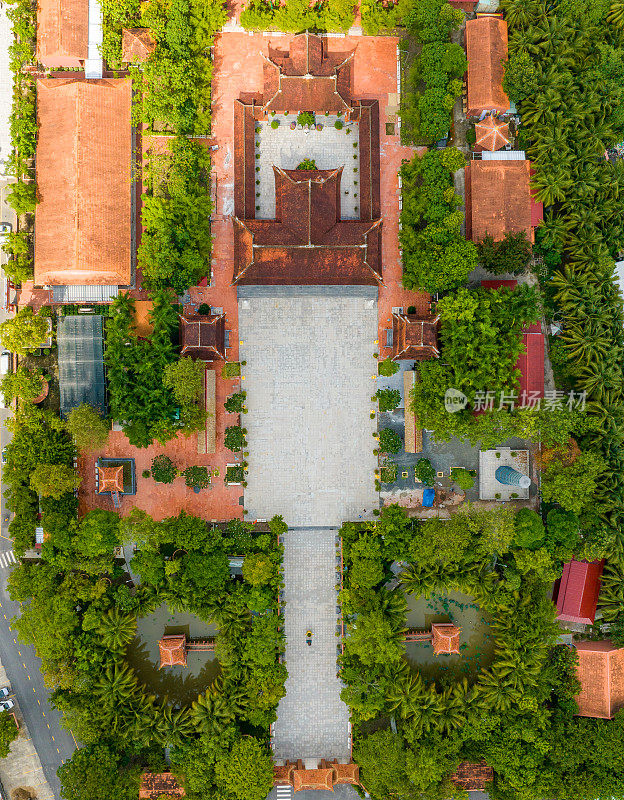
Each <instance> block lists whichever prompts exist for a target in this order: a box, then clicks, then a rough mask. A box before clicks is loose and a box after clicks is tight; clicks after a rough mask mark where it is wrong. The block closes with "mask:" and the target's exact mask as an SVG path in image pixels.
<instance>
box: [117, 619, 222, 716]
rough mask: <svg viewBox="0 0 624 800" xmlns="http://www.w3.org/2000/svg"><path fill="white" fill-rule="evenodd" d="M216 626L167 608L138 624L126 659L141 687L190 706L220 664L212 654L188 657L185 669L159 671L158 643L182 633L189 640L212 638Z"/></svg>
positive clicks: (190, 654)
mask: <svg viewBox="0 0 624 800" xmlns="http://www.w3.org/2000/svg"><path fill="white" fill-rule="evenodd" d="M216 632H217V628H216V626H215V625H213V624H211V623H208V622H204V621H203V620H201V619H199V617H196V616H195V615H194V614H189V613H186V612H180V613H178V612H173V611H171V610H170V609H169V607H168V606H167V605H166V604H163V605H161V606H159V607H158V608H157V609H156V610H155V611H154V612H152V613H151V614H147V615H146V616H144V617H141V618H140V619H139V620H138V623H137V635H136V636H135V638H134V639H133V641H132V642H131V643H130V646H129V647H128V650H127V653H126V658H127V660H128V662H129V663H130V664H131V665H132V667H133V668H134V669H135V670H136V673H137V676H138V678H139V680H140V681H141V683H143V684H145V685H146V686H147V687H148V689H149V690H150V691H151V692H153V693H154V694H156V695H158V696H160V697H164V695H167V697H168V698H169V700H171V701H177V702H180V703H183V704H189V703H191V702H192V701H193V700H195V699H196V697H197V695H198V694H201V693H202V692H204V691H206V689H207V688H208V687H209V686H210V684H211V683H212V682H213V681H214V679H215V678H216V677H217V675H218V674H219V662H218V661H217V659H216V656H215V654H214V653H209V652H201V651H199V652H197V651H194V652H190V653H187V664H188V666H186V667H179V666H176V667H163V668H162V669H159V668H158V667H159V664H160V655H159V652H158V642H159V640H160V639H161V638H162V637H163V636H165V635H171V634H176V633H185V634H186V635H187V637H189V638H201V637H205V636H214V635H215V634H216Z"/></svg>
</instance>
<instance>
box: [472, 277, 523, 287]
mask: <svg viewBox="0 0 624 800" xmlns="http://www.w3.org/2000/svg"><path fill="white" fill-rule="evenodd" d="M517 285H518V281H516V280H514V279H513V278H511V279H509V280H501V279H500V278H492V279H491V280H484V281H481V286H483V288H484V289H500V288H501V286H506V287H507V288H508V289H515V288H516V286H517Z"/></svg>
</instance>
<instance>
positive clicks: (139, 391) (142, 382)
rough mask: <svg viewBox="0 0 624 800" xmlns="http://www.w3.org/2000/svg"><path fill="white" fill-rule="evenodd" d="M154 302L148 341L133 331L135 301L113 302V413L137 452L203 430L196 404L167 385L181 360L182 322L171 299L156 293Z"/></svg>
mask: <svg viewBox="0 0 624 800" xmlns="http://www.w3.org/2000/svg"><path fill="white" fill-rule="evenodd" d="M153 302H154V307H153V309H152V311H151V312H150V321H151V324H152V326H153V332H152V334H151V336H150V338H149V339H142V338H140V337H139V336H137V334H136V332H135V331H134V328H133V324H134V300H132V299H131V298H130V297H129V296H128V295H127V294H122V295H119V297H117V298H116V299H115V301H114V302H113V304H112V306H111V311H110V316H109V319H108V322H107V326H106V351H105V354H104V360H105V362H106V367H107V372H108V391H109V404H110V411H111V415H112V416H113V418H114V419H117V420H120V421H123V430H124V433H125V434H126V435H127V436H128V439H129V440H130V442H131V444H133V445H135V446H136V447H147V446H148V445H149V444H151V442H152V441H153V440H154V439H156V440H157V441H159V442H160V443H161V444H164V443H165V442H166V441H168V440H169V439H171V438H172V437H173V436H175V434H176V433H177V432H178V431H183V432H185V433H190V432H191V431H193V430H197V428H198V427H201V425H202V424H203V415H201V414H200V415H198V413H197V409H198V406H197V404H196V403H195V402H194V401H192V402H191V403H184V402H181V401H180V400H179V399H178V398H177V397H176V396H175V394H174V391H173V390H172V389H170V388H169V387H168V386H167V385H166V383H165V375H166V374H170V373H167V367H168V366H169V365H170V364H172V363H173V362H174V361H175V359H176V354H175V349H174V345H173V340H172V336H173V334H174V331H176V330H177V327H178V316H177V314H176V312H175V309H174V308H173V306H172V305H171V298H170V297H169V295H168V294H166V293H164V292H157V293H156V294H155V295H154V296H153Z"/></svg>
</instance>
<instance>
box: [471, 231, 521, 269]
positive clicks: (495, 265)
mask: <svg viewBox="0 0 624 800" xmlns="http://www.w3.org/2000/svg"><path fill="white" fill-rule="evenodd" d="M477 250H478V251H479V263H480V264H481V265H482V266H483V267H485V269H487V270H488V271H489V272H493V273H494V275H502V274H503V273H506V272H510V273H511V274H512V275H516V274H519V273H521V272H525V271H526V268H527V267H528V265H529V261H530V260H531V243H530V242H529V240H528V239H527V236H526V233H525V232H524V231H520V232H519V233H510V232H509V231H507V233H505V236H504V237H503V238H502V239H501V240H500V241H498V242H495V241H494V239H493V238H492V237H491V236H489V235H488V236H485V237H484V238H483V239H482V240H481V241H480V242H479V244H478V245H477Z"/></svg>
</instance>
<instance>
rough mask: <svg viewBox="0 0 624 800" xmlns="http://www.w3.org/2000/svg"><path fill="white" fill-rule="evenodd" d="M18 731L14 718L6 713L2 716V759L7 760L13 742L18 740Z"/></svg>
mask: <svg viewBox="0 0 624 800" xmlns="http://www.w3.org/2000/svg"><path fill="white" fill-rule="evenodd" d="M17 735H18V730H17V725H16V724H15V720H14V719H13V717H12V716H11V715H10V714H8V713H7V712H6V711H5V712H4V714H0V758H6V757H7V756H8V755H9V750H10V749H11V742H13V741H15V739H17Z"/></svg>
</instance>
